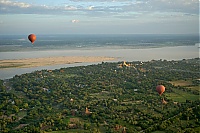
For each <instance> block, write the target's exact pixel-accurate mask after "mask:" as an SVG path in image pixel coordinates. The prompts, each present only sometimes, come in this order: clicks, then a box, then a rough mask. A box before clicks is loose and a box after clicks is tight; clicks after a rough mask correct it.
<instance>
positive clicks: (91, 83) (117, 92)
mask: <svg viewBox="0 0 200 133" xmlns="http://www.w3.org/2000/svg"><path fill="white" fill-rule="evenodd" d="M121 64H123V63H122V62H116V63H107V62H102V63H101V64H96V65H89V66H79V67H69V68H61V69H56V70H42V71H35V72H32V73H26V74H22V75H16V76H14V77H13V78H11V79H9V80H4V81H2V80H1V81H0V132H17V133H19V132H44V131H48V132H51V131H76V132H97V133H98V132H99V133H100V132H102V133H103V132H122V131H124V130H125V131H126V132H127V133H128V132H130V133H132V132H141V131H143V132H153V131H166V132H179V131H184V132H196V131H198V130H199V128H200V122H199V119H200V107H199V103H200V101H199V100H200V99H199V89H196V88H198V86H199V79H200V76H199V58H196V59H187V60H185V59H184V60H180V61H166V60H152V61H147V62H140V61H134V62H128V63H127V64H130V65H129V66H124V65H121ZM178 82H184V83H185V84H184V85H179V84H178ZM186 83H187V84H186ZM159 84H163V85H164V86H165V87H166V90H165V92H164V93H163V94H162V96H159V95H158V94H157V92H156V86H157V85H159ZM86 110H87V111H86Z"/></svg>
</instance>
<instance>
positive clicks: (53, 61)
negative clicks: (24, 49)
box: [0, 56, 115, 69]
mask: <svg viewBox="0 0 200 133" xmlns="http://www.w3.org/2000/svg"><path fill="white" fill-rule="evenodd" d="M114 59H115V58H113V57H102V56H98V57H92V56H61V57H45V58H27V59H12V60H0V69H3V68H29V67H39V66H49V65H60V64H73V63H83V62H102V61H110V60H114Z"/></svg>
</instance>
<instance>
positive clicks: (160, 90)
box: [156, 85, 165, 96]
mask: <svg viewBox="0 0 200 133" xmlns="http://www.w3.org/2000/svg"><path fill="white" fill-rule="evenodd" d="M156 91H157V92H158V93H159V94H160V96H161V95H162V94H163V92H164V91H165V87H164V86H163V85H158V86H156Z"/></svg>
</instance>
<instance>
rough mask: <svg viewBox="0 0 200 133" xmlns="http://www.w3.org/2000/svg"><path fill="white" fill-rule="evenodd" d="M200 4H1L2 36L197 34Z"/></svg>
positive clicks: (85, 0)
mask: <svg viewBox="0 0 200 133" xmlns="http://www.w3.org/2000/svg"><path fill="white" fill-rule="evenodd" d="M198 32H199V0H32V1H30V0H0V34H29V33H36V34H197V33H198Z"/></svg>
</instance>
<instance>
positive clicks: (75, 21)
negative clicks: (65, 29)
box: [71, 19, 79, 23]
mask: <svg viewBox="0 0 200 133" xmlns="http://www.w3.org/2000/svg"><path fill="white" fill-rule="evenodd" d="M71 22H72V23H79V20H77V19H73V20H72V21H71Z"/></svg>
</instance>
